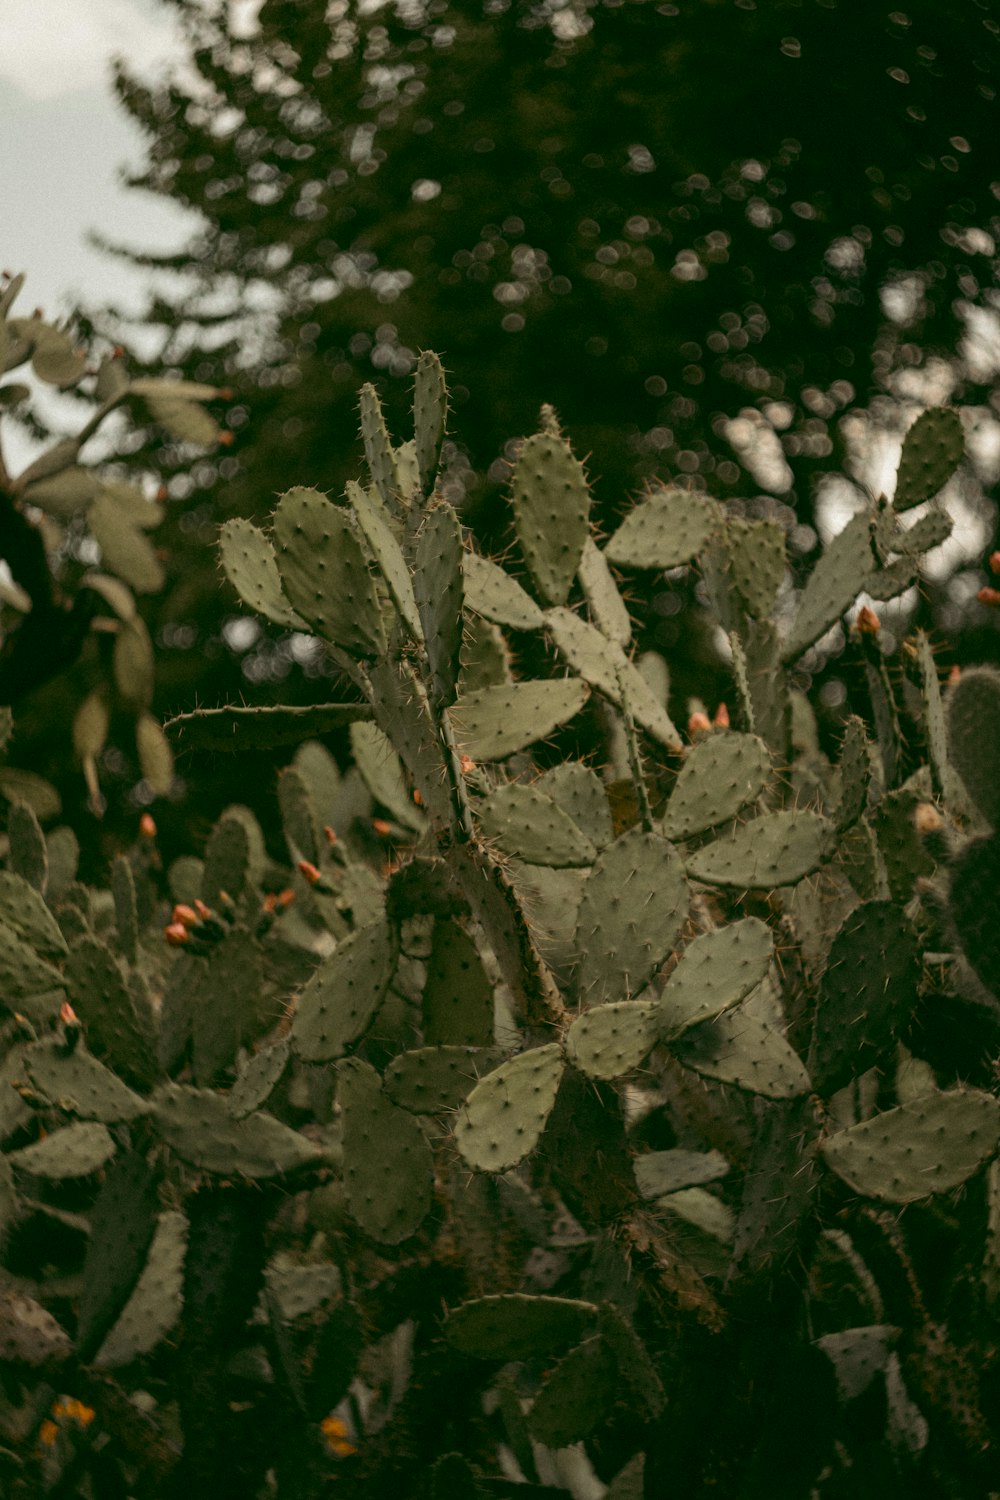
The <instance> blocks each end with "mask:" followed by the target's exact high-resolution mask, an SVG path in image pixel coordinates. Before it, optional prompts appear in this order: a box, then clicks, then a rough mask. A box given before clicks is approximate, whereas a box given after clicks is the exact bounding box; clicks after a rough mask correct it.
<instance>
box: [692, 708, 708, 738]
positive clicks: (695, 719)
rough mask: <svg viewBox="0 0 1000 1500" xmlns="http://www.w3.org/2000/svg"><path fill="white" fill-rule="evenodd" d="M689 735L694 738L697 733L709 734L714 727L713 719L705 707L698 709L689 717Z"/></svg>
mask: <svg viewBox="0 0 1000 1500" xmlns="http://www.w3.org/2000/svg"><path fill="white" fill-rule="evenodd" d="M687 727H688V737H689V739H692V740H693V739H694V737H695V735H697V734H707V733H708V731H709V730H710V729H711V727H712V721H711V719H710V718H709V717H708V714H707V713H705V712H704V710H703V709H700V708H699V709H696V710H695V712H694V713H693V714H691V715H690V717H689V718H688V726H687Z"/></svg>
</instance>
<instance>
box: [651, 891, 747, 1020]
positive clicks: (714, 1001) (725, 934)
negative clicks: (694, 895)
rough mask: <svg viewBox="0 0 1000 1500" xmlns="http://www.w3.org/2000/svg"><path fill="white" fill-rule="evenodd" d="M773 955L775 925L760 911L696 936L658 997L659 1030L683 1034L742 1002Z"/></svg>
mask: <svg viewBox="0 0 1000 1500" xmlns="http://www.w3.org/2000/svg"><path fill="white" fill-rule="evenodd" d="M773 956H774V950H773V945H772V941H771V932H770V928H768V927H767V926H766V924H765V923H764V922H761V921H760V920H759V919H758V918H757V917H744V918H743V920H742V921H741V922H731V923H729V925H728V926H726V927H718V928H716V929H715V930H714V931H712V932H705V933H702V934H701V936H700V937H696V938H695V939H694V941H693V942H692V943H689V944H688V946H687V947H686V948H685V949H684V952H683V953H682V954H681V956H680V959H679V961H678V963H677V967H676V968H675V969H674V970H673V972H672V974H671V975H670V978H669V979H668V980H667V982H666V985H665V986H664V989H663V992H662V994H661V995H660V998H659V1000H658V1001H657V1011H658V1017H659V1019H658V1027H659V1031H660V1035H661V1036H663V1037H664V1038H670V1037H676V1036H680V1034H681V1033H682V1032H684V1031H687V1030H688V1028H689V1027H691V1026H697V1025H699V1024H700V1023H701V1022H702V1021H711V1020H715V1018H716V1017H717V1016H720V1015H722V1013H723V1012H724V1011H726V1010H729V1009H730V1008H731V1007H732V1006H734V1005H738V1004H739V1003H740V1001H741V1000H743V999H745V998H746V996H747V995H749V993H750V991H751V990H752V989H754V988H755V986H756V985H758V984H759V983H760V982H761V980H762V979H763V978H764V976H765V975H766V973H767V971H768V968H769V967H770V964H771V959H772V957H773Z"/></svg>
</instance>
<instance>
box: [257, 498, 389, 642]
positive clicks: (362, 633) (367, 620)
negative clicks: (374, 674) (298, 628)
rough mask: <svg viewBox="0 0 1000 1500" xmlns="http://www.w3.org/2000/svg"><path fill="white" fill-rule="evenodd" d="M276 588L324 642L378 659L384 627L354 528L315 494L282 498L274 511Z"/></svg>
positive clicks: (340, 512) (336, 508)
mask: <svg viewBox="0 0 1000 1500" xmlns="http://www.w3.org/2000/svg"><path fill="white" fill-rule="evenodd" d="M274 541H275V546H276V548H277V553H278V569H279V571H280V573H281V586H282V588H283V589H284V591H285V595H286V597H287V598H288V600H289V602H290V603H291V605H292V607H293V608H294V609H295V610H296V611H297V613H298V614H299V615H301V617H302V619H304V620H306V621H307V622H308V624H309V625H310V626H311V627H312V628H313V629H314V630H315V631H317V632H318V634H320V635H321V636H322V637H323V639H324V640H326V641H329V643H330V644H331V645H333V646H339V647H340V648H341V650H344V651H349V652H352V653H353V654H354V655H356V656H381V655H382V654H383V653H384V651H385V645H386V641H385V627H384V625H383V622H382V615H381V611H380V609H379V602H378V595H377V594H376V592H375V584H374V582H373V580H372V577H371V574H370V573H369V571H368V560H367V558H366V556H365V553H364V550H363V548H362V546H361V542H360V540H359V539H358V533H357V529H356V525H355V523H354V522H353V521H352V519H351V517H350V516H349V514H348V513H347V511H345V510H341V509H340V507H339V506H336V505H333V504H332V503H331V501H329V500H328V499H327V498H326V496H325V495H321V494H320V493H319V491H318V490H311V489H305V488H303V487H302V486H299V487H297V488H296V489H292V490H289V491H288V492H287V493H286V494H284V495H282V497H281V499H280V500H279V501H278V506H277V509H276V510H275V512H274Z"/></svg>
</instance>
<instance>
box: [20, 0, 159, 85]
mask: <svg viewBox="0 0 1000 1500" xmlns="http://www.w3.org/2000/svg"><path fill="white" fill-rule="evenodd" d="M2 12H3V17H2V19H3V46H2V48H0V81H2V82H3V83H6V84H11V85H13V86H14V88H16V89H18V90H20V91H21V92H22V93H23V94H26V95H27V96H28V98H29V99H32V100H35V101H39V100H43V99H53V98H57V97H58V96H59V95H60V94H68V93H76V92H77V91H78V90H80V89H91V88H106V86H107V82H108V74H109V61H110V58H111V57H112V56H113V55H114V54H115V53H118V54H120V55H122V56H123V57H126V58H127V59H128V62H129V66H130V68H133V69H134V70H135V71H136V72H146V71H147V70H148V69H149V68H151V67H159V65H161V64H162V63H163V62H165V61H167V60H168V59H169V58H176V57H179V56H180V55H181V54H180V46H179V42H178V38H177V32H176V29H175V26H174V24H173V20H172V17H171V15H170V12H169V11H168V10H167V9H166V8H165V7H162V6H159V5H155V4H152V3H150V0H86V3H85V4H84V3H81V0H31V4H30V5H18V4H15V3H13V0H7V3H6V4H4V5H3V6H2Z"/></svg>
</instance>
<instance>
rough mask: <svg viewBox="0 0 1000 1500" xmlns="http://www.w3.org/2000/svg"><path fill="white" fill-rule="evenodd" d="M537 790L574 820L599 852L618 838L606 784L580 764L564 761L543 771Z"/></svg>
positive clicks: (574, 761)
mask: <svg viewBox="0 0 1000 1500" xmlns="http://www.w3.org/2000/svg"><path fill="white" fill-rule="evenodd" d="M535 786H537V787H538V789H539V790H540V791H542V792H544V793H545V795H546V796H547V797H551V798H552V800H553V802H555V803H557V804H558V805H559V806H560V807H561V808H562V809H563V811H564V812H565V813H566V814H567V815H568V816H569V817H571V818H572V819H573V822H574V823H575V824H576V826H577V827H578V828H579V829H580V830H581V832H582V833H583V834H584V835H585V836H586V837H587V838H588V839H589V840H590V841H591V843H592V844H593V845H594V847H595V848H597V849H603V848H604V846H605V844H610V842H611V840H612V839H613V838H614V833H615V830H614V822H613V820H612V817H611V807H610V805H609V803H608V794H607V791H606V790H605V787H604V783H603V782H602V780H601V778H600V777H599V776H597V775H596V774H595V773H594V772H593V771H592V770H591V769H590V767H589V766H585V765H584V764H583V762H582V761H579V760H564V761H561V762H560V763H559V765H557V766H553V767H552V768H551V770H548V771H543V772H542V774H541V776H539V778H538V780H537V781H536V782H535Z"/></svg>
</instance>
